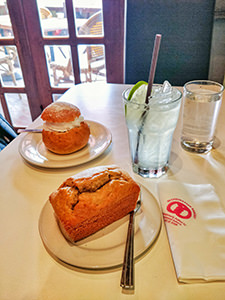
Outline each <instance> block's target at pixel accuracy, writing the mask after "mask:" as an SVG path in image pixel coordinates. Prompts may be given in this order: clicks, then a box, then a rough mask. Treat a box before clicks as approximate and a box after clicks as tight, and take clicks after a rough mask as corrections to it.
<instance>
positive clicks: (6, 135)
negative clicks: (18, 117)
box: [0, 114, 17, 150]
mask: <svg viewBox="0 0 225 300" xmlns="http://www.w3.org/2000/svg"><path fill="white" fill-rule="evenodd" d="M16 136H17V133H16V132H15V131H14V129H13V128H12V126H11V125H10V124H9V123H8V122H7V121H6V119H5V118H4V117H3V116H2V115H1V114H0V150H2V149H3V148H4V147H5V146H6V145H8V144H9V143H10V142H11V141H12V140H13V139H14V138H15V137H16Z"/></svg>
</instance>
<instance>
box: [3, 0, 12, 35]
mask: <svg viewBox="0 0 225 300" xmlns="http://www.w3.org/2000/svg"><path fill="white" fill-rule="evenodd" d="M0 37H1V38H4V37H5V38H10V37H13V31H12V24H11V20H10V17H9V12H8V7H7V4H6V1H0Z"/></svg>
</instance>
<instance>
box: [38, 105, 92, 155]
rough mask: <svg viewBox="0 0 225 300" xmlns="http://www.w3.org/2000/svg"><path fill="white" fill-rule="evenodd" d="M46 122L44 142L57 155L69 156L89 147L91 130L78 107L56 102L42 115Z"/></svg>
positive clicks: (43, 135)
mask: <svg viewBox="0 0 225 300" xmlns="http://www.w3.org/2000/svg"><path fill="white" fill-rule="evenodd" d="M41 118H42V120H43V121H44V126H43V130H42V140H43V143H44V144H45V146H46V148H47V149H48V150H50V151H52V152H54V153H57V154H69V153H73V152H75V151H78V150H80V149H81V148H83V147H84V146H86V145H87V143H88V140H89V136H90V129H89V126H88V124H87V123H86V122H84V120H83V117H82V116H81V112H80V110H79V108H78V107H76V106H75V105H73V104H70V103H67V102H60V101H58V102H54V103H52V104H50V105H49V106H47V107H46V108H45V109H44V111H43V112H42V114H41Z"/></svg>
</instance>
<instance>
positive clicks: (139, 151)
mask: <svg viewBox="0 0 225 300" xmlns="http://www.w3.org/2000/svg"><path fill="white" fill-rule="evenodd" d="M160 89H161V86H160V85H153V92H152V94H153V96H152V97H151V99H150V101H149V104H148V105H146V104H140V103H137V102H133V101H128V95H129V92H130V89H127V90H125V91H124V92H123V101H124V104H125V117H126V124H127V128H128V137H129V145H130V152H131V159H132V166H133V171H134V172H135V173H137V174H139V175H141V176H143V177H149V178H157V177H160V176H161V175H163V174H165V173H166V172H167V169H168V165H169V163H168V162H169V157H170V150H171V144H172V138H173V133H174V130H175V128H176V125H177V120H178V116H179V111H180V102H181V98H182V93H181V92H180V91H179V90H178V89H175V88H172V87H171V90H170V92H169V93H165V94H164V95H163V97H162V98H161V99H160V97H158V92H157V91H159V90H160Z"/></svg>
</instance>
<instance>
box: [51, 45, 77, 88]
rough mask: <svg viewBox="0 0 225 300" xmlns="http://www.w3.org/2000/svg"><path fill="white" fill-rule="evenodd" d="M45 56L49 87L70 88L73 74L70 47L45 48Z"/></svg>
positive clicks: (55, 46)
mask: <svg viewBox="0 0 225 300" xmlns="http://www.w3.org/2000/svg"><path fill="white" fill-rule="evenodd" d="M45 55H46V60H47V65H48V74H49V79H50V84H51V86H60V87H70V86H72V85H73V84H74V74H73V68H72V59H71V51H70V46H65V45H63V46H57V45H54V46H45Z"/></svg>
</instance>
